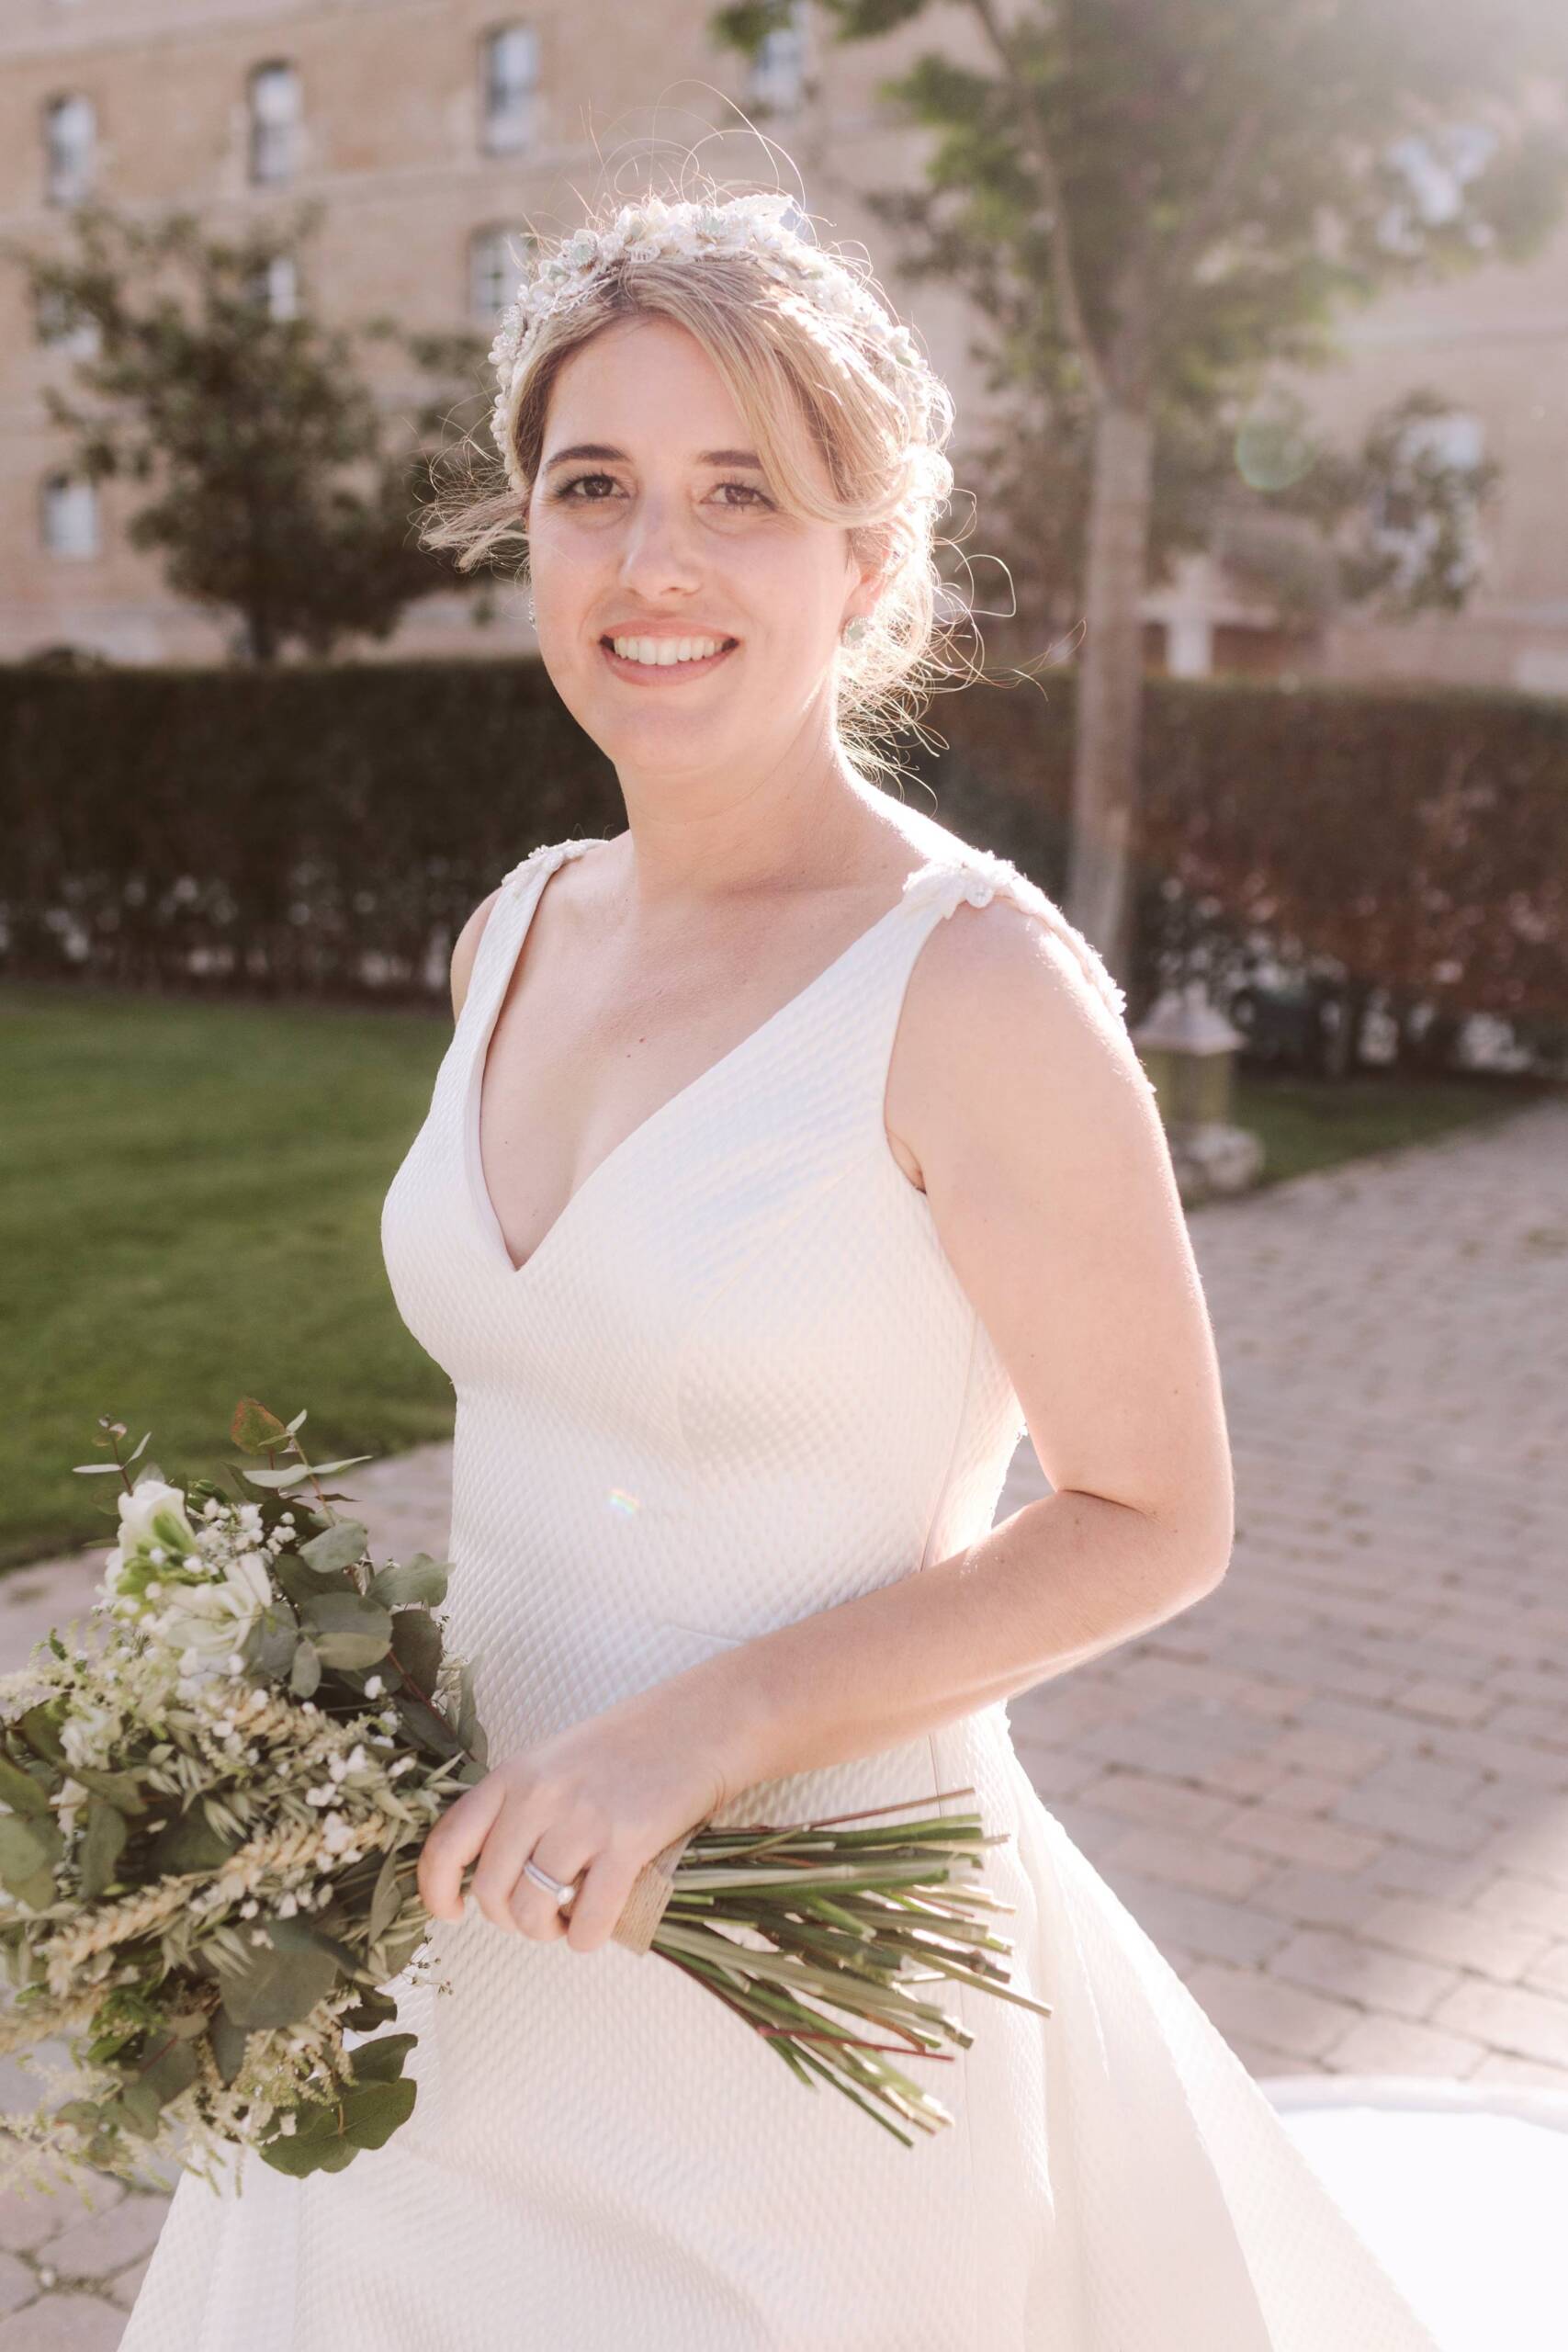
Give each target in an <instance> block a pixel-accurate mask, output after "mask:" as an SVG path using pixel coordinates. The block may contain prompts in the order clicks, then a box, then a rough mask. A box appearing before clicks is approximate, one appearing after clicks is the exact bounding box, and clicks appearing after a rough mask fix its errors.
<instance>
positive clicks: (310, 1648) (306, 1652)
mask: <svg viewBox="0 0 1568 2352" xmlns="http://www.w3.org/2000/svg"><path fill="white" fill-rule="evenodd" d="M320 1681H321V1654H320V1652H319V1651H318V1650H317V1648H316V1645H315V1644H314V1642H309V1641H306V1642H301V1643H300V1644H299V1647H298V1649H297V1650H296V1651H295V1653H294V1664H293V1666H292V1667H291V1668H289V1673H288V1688H289V1690H290V1691H292V1692H293V1694H294V1696H295V1698H297V1699H309V1698H310V1696H311V1695H312V1693H313V1692H314V1691H315V1690H316V1687H317V1685H318V1684H319V1682H320Z"/></svg>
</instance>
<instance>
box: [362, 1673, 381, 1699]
mask: <svg viewBox="0 0 1568 2352" xmlns="http://www.w3.org/2000/svg"><path fill="white" fill-rule="evenodd" d="M381 1690H382V1683H381V1678H380V1676H379V1675H378V1674H373V1675H371V1677H370V1679H369V1680H368V1681H367V1683H366V1685H365V1695H366V1697H367V1699H378V1698H379V1697H380V1695H381Z"/></svg>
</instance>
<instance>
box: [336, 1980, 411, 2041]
mask: <svg viewBox="0 0 1568 2352" xmlns="http://www.w3.org/2000/svg"><path fill="white" fill-rule="evenodd" d="M341 2014H342V2022H343V2024H344V2026H345V2027H346V2028H347V2029H348V2030H349V2032H351V2033H371V2032H373V2031H374V2030H375V2029H376V2027H377V2026H378V2025H389V2024H390V2023H391V2021H392V2019H393V2018H395V2017H396V2016H397V2014H398V2004H397V2000H396V1997H395V1996H393V1995H392V1994H390V1993H383V1992H382V1991H381V1990H380V1988H379V1987H378V1986H377V1987H375V1988H374V1989H373V1988H372V1987H371V1986H369V1985H367V1986H366V1987H365V1988H364V1990H363V1991H362V1992H361V1994H360V1996H359V1998H358V2000H357V2001H356V2002H355V2005H354V2007H353V2008H351V2009H344V2010H343V2011H342V2013H341Z"/></svg>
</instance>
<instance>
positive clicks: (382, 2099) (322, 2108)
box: [257, 2076, 419, 2178]
mask: <svg viewBox="0 0 1568 2352" xmlns="http://www.w3.org/2000/svg"><path fill="white" fill-rule="evenodd" d="M418 2094H419V2085H418V2084H417V2083H416V2082H412V2081H411V2080H409V2079H408V2078H407V2077H406V2076H403V2077H400V2078H399V2079H398V2080H397V2081H395V2082H390V2083H363V2084H357V2085H355V2086H353V2087H351V2088H349V2089H346V2090H344V2092H342V2093H341V2095H340V2096H339V2098H337V2099H336V2100H334V2101H333V2102H332V2103H331V2104H330V2105H329V2104H328V2103H327V2102H325V2101H317V2100H312V2101H311V2102H310V2107H309V2109H307V2108H305V2107H303V2106H302V2107H301V2108H300V2109H299V2130H298V2131H295V2132H293V2133H292V2134H291V2135H290V2136H289V2137H288V2138H287V2139H284V2138H281V2137H280V2138H278V2139H276V2140H268V2141H265V2142H264V2143H263V2144H262V2146H261V2147H260V2148H259V2149H258V2150H257V2154H259V2155H261V2156H262V2157H264V2158H265V2161H266V2162H267V2163H268V2164H269V2165H276V2169H277V2170H278V2171H279V2172H284V2173H290V2174H292V2175H293V2176H294V2177H296V2178H302V2177H304V2176H305V2175H306V2174H308V2173H312V2172H341V2171H342V2170H343V2168H344V2165H346V2164H349V2163H351V2162H352V2161H353V2159H354V2157H355V2156H356V2155H357V2154H359V2152H360V2150H361V2149H363V2148H379V2147H382V2146H384V2145H385V2143H387V2141H389V2139H390V2138H391V2136H392V2134H393V2132H394V2131H396V2130H397V2129H398V2126H399V2125H400V2123H406V2122H407V2120H408V2119H409V2117H410V2116H411V2115H412V2113H413V2109H414V2101H415V2099H416V2098H417V2097H418Z"/></svg>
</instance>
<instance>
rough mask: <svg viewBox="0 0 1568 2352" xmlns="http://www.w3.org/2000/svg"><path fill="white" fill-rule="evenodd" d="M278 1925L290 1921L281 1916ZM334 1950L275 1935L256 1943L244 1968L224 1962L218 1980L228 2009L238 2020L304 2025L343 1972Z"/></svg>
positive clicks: (243, 2023)
mask: <svg viewBox="0 0 1568 2352" xmlns="http://www.w3.org/2000/svg"><path fill="white" fill-rule="evenodd" d="M272 1925H273V1926H275V1927H288V1926H290V1925H292V1922H291V1921H288V1920H277V1921H275V1922H273V1923H272ZM340 1973H341V1972H340V1971H339V1968H338V1964H337V1962H336V1961H335V1960H334V1959H333V1956H332V1954H331V1952H330V1951H322V1950H321V1947H320V1945H318V1944H314V1943H296V1944H291V1945H290V1946H288V1947H287V1948H280V1947H279V1946H278V1945H276V1944H275V1943H273V1942H272V1941H271V1940H270V1935H269V1940H268V1941H267V1942H266V1943H265V1944H254V1945H253V1946H252V1948H251V1957H250V1959H249V1960H248V1961H247V1962H246V1964H245V1966H244V1967H243V1969H233V1968H220V1970H219V1971H218V1982H219V1984H220V1986H221V1987H222V1992H223V2009H224V2014H225V2015H226V2016H227V2017H228V2018H229V2020H230V2022H231V2024H233V2025H237V2026H247V2027H252V2028H254V2027H256V2026H276V2025H299V2023H300V2021H301V2019H303V2018H308V2017H309V2016H310V2011H311V2010H312V2009H313V2008H314V2007H315V2006H316V2004H317V2002H318V2001H322V2000H325V1998H326V1996H327V1995H328V1994H329V1993H330V1992H331V1991H332V1990H333V1986H334V1985H336V1984H337V1982H338V1978H339V1975H340Z"/></svg>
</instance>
